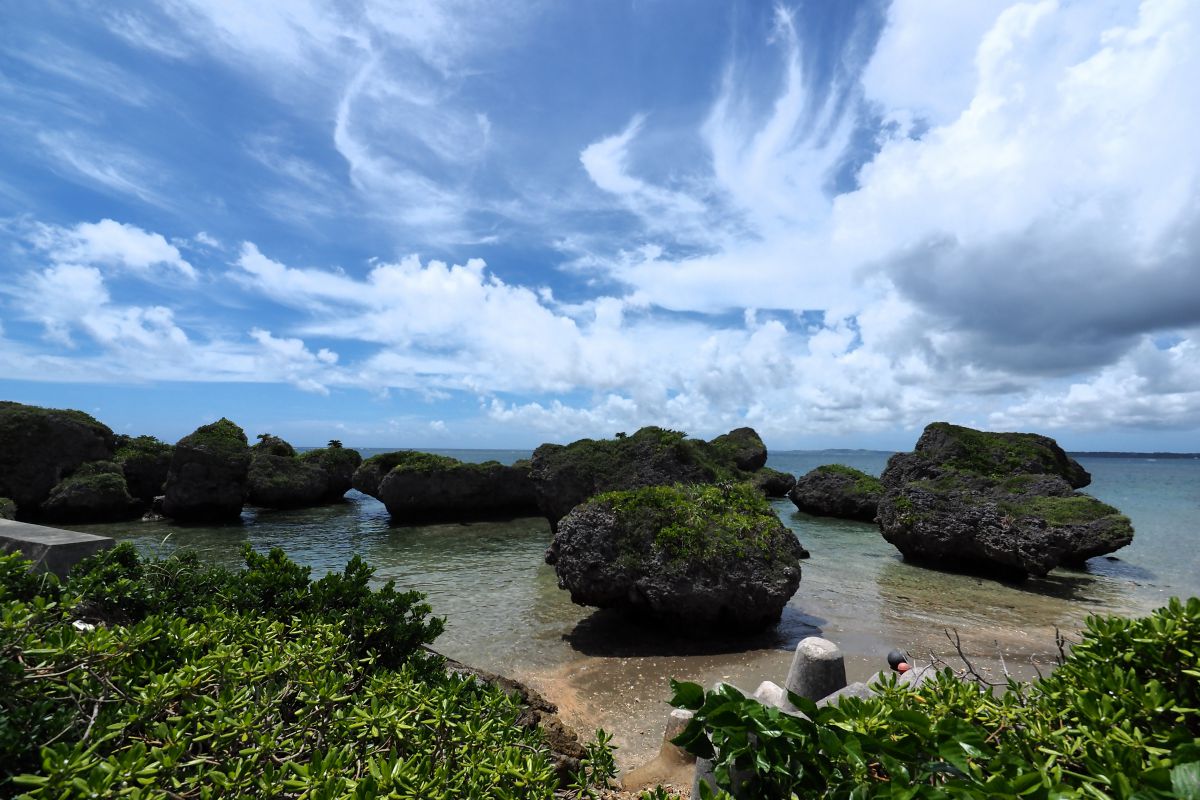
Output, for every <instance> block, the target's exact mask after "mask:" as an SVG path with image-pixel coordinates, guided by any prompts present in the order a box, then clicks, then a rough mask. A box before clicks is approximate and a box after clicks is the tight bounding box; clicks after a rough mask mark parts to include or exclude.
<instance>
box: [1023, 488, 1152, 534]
mask: <svg viewBox="0 0 1200 800" xmlns="http://www.w3.org/2000/svg"><path fill="white" fill-rule="evenodd" d="M1000 508H1001V509H1003V510H1004V511H1005V512H1007V513H1009V514H1011V515H1013V516H1019V517H1024V518H1030V517H1037V518H1038V519H1044V520H1045V521H1046V524H1047V525H1051V526H1055V527H1061V526H1063V525H1081V524H1085V523H1088V522H1094V521H1096V520H1099V519H1111V520H1112V521H1113V522H1114V523H1116V524H1120V525H1124V526H1125V527H1128V528H1130V534H1131V535H1132V523H1130V521H1129V517H1127V516H1125V515H1124V514H1122V513H1121V512H1120V511H1118V510H1117V509H1115V508H1113V507H1112V506H1110V505H1108V504H1107V503H1102V502H1100V501H1099V500H1097V499H1096V498H1094V497H1092V496H1091V495H1086V494H1076V495H1071V496H1069V497H1053V496H1044V495H1038V496H1034V497H1028V498H1020V499H1016V500H1012V501H1008V502H1002V503H1001V504H1000Z"/></svg>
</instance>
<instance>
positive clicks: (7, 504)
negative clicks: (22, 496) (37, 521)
mask: <svg viewBox="0 0 1200 800" xmlns="http://www.w3.org/2000/svg"><path fill="white" fill-rule="evenodd" d="M16 518H17V504H16V503H14V502H13V501H12V500H10V499H9V498H7V497H0V519H16Z"/></svg>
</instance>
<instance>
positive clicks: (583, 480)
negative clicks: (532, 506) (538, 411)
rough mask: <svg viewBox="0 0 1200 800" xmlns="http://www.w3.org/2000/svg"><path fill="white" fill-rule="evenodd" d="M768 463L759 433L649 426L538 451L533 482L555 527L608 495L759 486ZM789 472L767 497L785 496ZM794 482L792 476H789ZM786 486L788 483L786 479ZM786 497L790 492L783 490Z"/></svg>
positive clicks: (767, 486)
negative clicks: (689, 486) (692, 433)
mask: <svg viewBox="0 0 1200 800" xmlns="http://www.w3.org/2000/svg"><path fill="white" fill-rule="evenodd" d="M766 463H767V447H766V445H765V444H763V440H762V438H760V437H759V435H758V433H756V432H755V431H754V429H753V428H738V429H736V430H733V431H730V432H729V433H726V434H723V435H721V436H718V437H716V438H715V439H713V440H712V441H708V442H706V441H704V440H702V439H689V438H688V437H687V435H686V434H684V433H680V432H679V431H672V430H667V429H665V428H658V427H654V426H649V427H645V428H642V429H641V430H639V431H638V432H637V433H634V434H633V435H626V434H624V433H618V434H617V435H616V438H613V439H580V440H579V441H577V442H572V443H571V444H568V445H559V444H544V445H542V446H541V447H539V448H537V449H536V450H534V451H533V463H532V467H531V469H530V477H531V478H532V479H533V485H534V491H535V492H536V496H537V505H538V508H539V509H540V510H541V512H542V514H544V515H545V517H546V519H548V520H550V527H551V529H553V530H557V529H558V523H559V520H561V519H562V518H563V517H564V516H566V515H567V513H568V512H570V511H571V509H573V508H574V507H575V506H577V505H579V504H580V503H582V502H584V501H586V500H587V499H588V498H590V497H593V496H595V495H597V494H601V493H603V492H610V491H617V490H621V489H636V488H639V487H643V486H669V485H671V484H676V483H711V482H714V481H753V480H755V478H756V474H757V473H760V472H761V471H762V470H763V467H764V466H765V465H766ZM782 476H783V473H778V472H776V471H775V470H771V472H770V473H769V474H768V475H766V476H765V480H764V481H763V485H764V489H763V493H775V494H773V495H772V496H781V494H782V493H780V492H779V490H778V487H779V485H780V479H781V478H782ZM789 477H790V476H789ZM782 482H783V485H786V483H787V481H786V479H783V481H782ZM783 491H784V492H786V489H784V490H783Z"/></svg>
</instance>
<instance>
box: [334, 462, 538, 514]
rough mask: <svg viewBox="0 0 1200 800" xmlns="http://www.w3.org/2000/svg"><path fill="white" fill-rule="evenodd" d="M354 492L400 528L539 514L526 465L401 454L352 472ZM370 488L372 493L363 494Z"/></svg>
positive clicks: (370, 463) (367, 464)
mask: <svg viewBox="0 0 1200 800" xmlns="http://www.w3.org/2000/svg"><path fill="white" fill-rule="evenodd" d="M385 469H386V470H387V471H386V472H383V470H385ZM380 473H382V475H381V476H380ZM355 488H357V489H358V490H359V491H362V492H364V493H366V494H371V495H372V496H373V497H375V498H377V499H378V500H380V501H381V502H382V503H383V504H384V505H385V506H387V509H388V513H389V514H391V516H392V520H393V521H394V522H398V523H402V524H410V523H419V522H432V521H468V520H477V519H502V518H512V517H519V516H526V515H530V514H536V513H537V501H536V498H535V496H534V491H533V484H532V483H531V481H530V479H529V466H528V463H525V464H515V465H512V466H505V465H503V464H500V463H499V462H497V461H486V462H484V463H481V464H476V463H471V462H467V461H460V460H458V459H456V458H450V457H448V456H441V455H436V454H433V453H424V452H420V451H417V450H403V451H397V452H394V453H385V454H382V455H380V456H374V457H373V458H369V459H367V460H366V461H364V462H363V465H362V467H360V468H359V469H358V470H357V471H356V472H355ZM370 488H374V491H373V492H370V491H367V490H368V489H370Z"/></svg>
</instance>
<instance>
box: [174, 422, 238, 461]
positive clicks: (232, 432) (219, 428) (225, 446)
mask: <svg viewBox="0 0 1200 800" xmlns="http://www.w3.org/2000/svg"><path fill="white" fill-rule="evenodd" d="M178 446H181V447H190V448H198V449H203V450H208V451H210V452H212V453H213V454H215V455H234V456H237V455H242V454H243V453H245V452H246V451H247V449H248V448H249V440H247V439H246V433H245V431H243V430H242V429H241V428H240V427H238V425H237V424H236V423H234V422H231V421H230V420H228V419H226V418H225V417H221V418H220V419H219V420H217V421H216V422H211V423H209V424H208V425H201V426H200V427H199V428H197V429H196V430H195V431H193V432H192V433H190V434H188V435H187V436H185V437H183V438H182V439H180V440H179V445H178Z"/></svg>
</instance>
